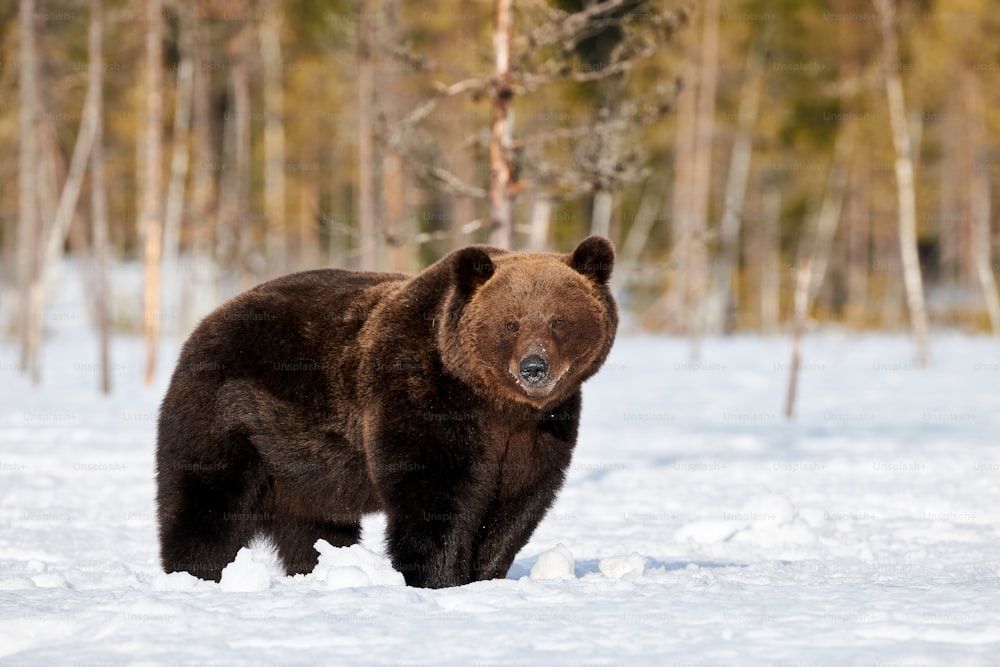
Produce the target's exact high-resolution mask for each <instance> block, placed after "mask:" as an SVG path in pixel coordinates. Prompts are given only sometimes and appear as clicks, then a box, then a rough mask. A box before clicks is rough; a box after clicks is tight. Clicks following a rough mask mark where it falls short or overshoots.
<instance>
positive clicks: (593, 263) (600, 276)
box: [569, 236, 615, 285]
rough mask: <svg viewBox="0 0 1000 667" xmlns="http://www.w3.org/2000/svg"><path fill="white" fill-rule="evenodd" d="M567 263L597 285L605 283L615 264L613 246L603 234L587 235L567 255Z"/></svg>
mask: <svg viewBox="0 0 1000 667" xmlns="http://www.w3.org/2000/svg"><path fill="white" fill-rule="evenodd" d="M569 265H570V266H571V267H573V268H574V269H576V270H577V271H579V272H580V273H582V274H583V275H585V276H587V277H588V278H590V279H591V280H593V281H594V282H595V283H597V284H598V285H607V284H608V280H609V279H610V278H611V270H612V269H613V268H614V266H615V248H614V246H613V245H611V241H609V240H607V239H606V238H604V237H603V236H588V237H587V238H585V239H584V240H582V241H580V245H578V246H577V247H576V250H574V251H573V254H572V255H569Z"/></svg>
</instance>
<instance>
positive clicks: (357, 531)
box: [270, 514, 361, 575]
mask: <svg viewBox="0 0 1000 667" xmlns="http://www.w3.org/2000/svg"><path fill="white" fill-rule="evenodd" d="M270 532H271V539H272V540H273V541H274V545H275V546H276V547H277V548H278V555H280V556H281V561H282V563H283V564H284V566H285V572H286V573H287V574H290V575H291V574H308V573H310V572H312V571H313V568H315V567H316V563H317V562H319V552H318V551H316V548H315V546H314V545H315V544H316V540H319V539H323V540H326V541H327V542H329V543H330V544H331V545H333V546H335V547H349V546H351V545H352V544H357V543H358V540H360V539H361V524H360V522H356V523H352V524H336V523H332V522H329V521H322V520H311V519H297V518H292V517H289V516H287V515H285V516H282V515H281V514H277V515H275V517H274V520H273V523H272V524H271V531H270Z"/></svg>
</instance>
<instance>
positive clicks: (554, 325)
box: [552, 317, 566, 329]
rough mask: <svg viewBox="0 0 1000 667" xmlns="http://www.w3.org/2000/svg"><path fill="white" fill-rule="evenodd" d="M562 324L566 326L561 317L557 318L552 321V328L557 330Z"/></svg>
mask: <svg viewBox="0 0 1000 667" xmlns="http://www.w3.org/2000/svg"><path fill="white" fill-rule="evenodd" d="M564 324H566V320H564V319H563V318H561V317H557V318H556V319H554V320H552V328H553V329H559V328H561V327H562V325H564Z"/></svg>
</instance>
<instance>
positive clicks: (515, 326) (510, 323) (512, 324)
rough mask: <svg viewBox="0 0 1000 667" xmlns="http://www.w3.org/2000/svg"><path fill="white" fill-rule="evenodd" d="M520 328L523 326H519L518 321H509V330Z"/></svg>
mask: <svg viewBox="0 0 1000 667" xmlns="http://www.w3.org/2000/svg"><path fill="white" fill-rule="evenodd" d="M520 328H521V327H520V326H518V324H517V322H508V323H507V331H517V330H518V329H520Z"/></svg>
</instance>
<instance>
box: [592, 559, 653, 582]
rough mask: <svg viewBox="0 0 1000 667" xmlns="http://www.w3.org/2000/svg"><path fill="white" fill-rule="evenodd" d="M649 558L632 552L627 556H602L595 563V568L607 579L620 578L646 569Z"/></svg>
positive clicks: (638, 573)
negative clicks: (598, 561)
mask: <svg viewBox="0 0 1000 667" xmlns="http://www.w3.org/2000/svg"><path fill="white" fill-rule="evenodd" d="M648 564H649V559H647V558H646V557H645V556H643V555H640V554H637V553H632V554H629V555H628V556H611V557H610V558H603V559H601V562H600V563H598V564H597V569H599V570H600V571H601V574H603V575H604V576H605V577H607V578H608V579H621V578H622V577H624V576H626V575H633V576H635V575H640V574H642V573H643V572H645V571H646V566H647V565H648Z"/></svg>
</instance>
